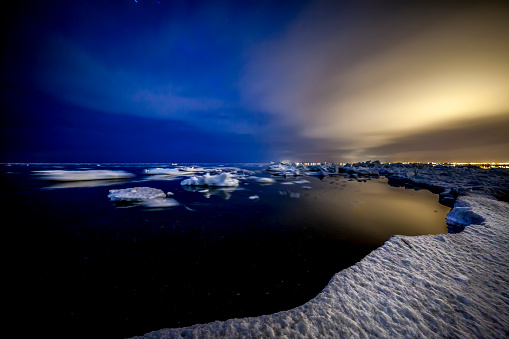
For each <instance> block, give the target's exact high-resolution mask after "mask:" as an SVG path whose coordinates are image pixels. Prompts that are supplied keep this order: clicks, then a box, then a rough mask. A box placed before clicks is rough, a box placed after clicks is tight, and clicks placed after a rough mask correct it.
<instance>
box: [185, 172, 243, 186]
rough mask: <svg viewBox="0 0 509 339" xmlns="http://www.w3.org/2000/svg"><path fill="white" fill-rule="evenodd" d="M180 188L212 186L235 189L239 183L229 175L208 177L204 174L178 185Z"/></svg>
mask: <svg viewBox="0 0 509 339" xmlns="http://www.w3.org/2000/svg"><path fill="white" fill-rule="evenodd" d="M180 184H181V185H182V186H213V187H235V186H238V185H239V181H238V180H237V179H234V178H232V177H231V175H230V174H229V173H221V174H218V175H210V174H208V173H206V174H205V175H202V176H201V177H195V176H193V177H191V178H189V179H186V180H183V181H182V182H181V183H180Z"/></svg>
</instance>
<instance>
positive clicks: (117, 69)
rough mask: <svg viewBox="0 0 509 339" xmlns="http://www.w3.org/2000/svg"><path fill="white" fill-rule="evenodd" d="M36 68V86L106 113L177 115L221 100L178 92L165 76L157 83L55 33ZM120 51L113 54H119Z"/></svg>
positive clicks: (209, 107) (183, 115)
mask: <svg viewBox="0 0 509 339" xmlns="http://www.w3.org/2000/svg"><path fill="white" fill-rule="evenodd" d="M45 49H46V50H45V53H44V54H43V55H42V57H41V60H40V67H39V68H38V73H37V83H38V85H39V87H40V88H41V89H42V90H44V91H46V92H49V93H52V94H54V95H55V96H57V97H59V98H61V99H63V100H66V101H68V102H71V103H73V104H76V105H79V106H81V107H87V108H91V109H97V110H102V111H106V112H112V113H121V114H133V115H143V116H151V117H156V118H172V119H179V118H180V119H183V118H186V119H187V118H188V114H192V112H195V111H206V110H217V109H219V108H221V107H222V106H223V103H222V101H221V100H218V99H215V98H206V97H193V96H190V95H185V94H182V93H180V92H181V91H180V90H179V89H178V84H172V83H171V79H168V82H167V83H163V82H161V81H158V80H157V79H154V77H153V76H152V75H151V74H143V73H142V72H140V70H139V69H126V68H124V67H122V62H120V61H119V62H118V63H117V64H113V65H111V64H110V63H108V62H107V61H105V60H104V59H105V58H101V57H98V56H94V55H92V53H90V52H88V51H87V50H85V49H83V48H81V47H80V46H79V45H77V44H75V43H72V42H71V41H68V40H66V39H64V38H61V37H53V38H52V39H50V40H49V41H48V43H47V44H46V45H45ZM120 57H121V55H119V58H120Z"/></svg>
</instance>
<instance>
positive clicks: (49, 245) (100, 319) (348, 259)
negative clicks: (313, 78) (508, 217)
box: [1, 165, 449, 337]
mask: <svg viewBox="0 0 509 339" xmlns="http://www.w3.org/2000/svg"><path fill="white" fill-rule="evenodd" d="M81 167H83V166H66V167H64V168H63V169H75V168H81ZM86 168H92V167H86ZM101 168H102V169H105V168H108V167H107V166H103V167H101ZM110 168H111V169H123V170H126V171H128V172H131V173H135V174H136V175H137V176H136V178H133V179H130V180H129V181H119V182H105V181H103V182H99V183H85V184H83V183H68V184H66V185H56V186H55V185H52V184H49V183H47V182H43V181H40V180H37V179H35V178H34V176H33V174H31V171H33V170H40V169H54V167H50V166H38V167H37V166H33V165H31V166H30V167H21V166H10V167H6V166H2V167H1V178H2V185H3V187H4V191H3V192H2V208H3V209H4V211H5V213H4V214H5V220H13V221H12V222H10V224H9V228H12V229H14V234H13V235H12V236H10V235H9V237H7V238H6V239H10V241H11V244H12V245H14V247H15V251H14V255H13V260H12V261H11V262H13V263H14V264H13V265H12V266H13V267H12V273H10V274H9V275H8V276H9V277H10V278H11V279H10V281H11V282H12V283H13V287H12V291H14V294H15V299H16V300H17V301H16V303H15V304H14V305H12V316H13V317H14V318H16V320H22V321H23V322H24V323H26V324H27V326H26V328H24V329H23V333H25V334H27V335H29V334H38V335H51V336H53V337H98V336H99V337H127V336H133V335H141V334H144V333H146V332H149V331H153V330H157V329H161V328H165V327H181V326H187V325H192V324H195V323H203V322H211V321H214V320H226V319H229V318H234V317H235V318H238V317H246V316H257V315H262V314H270V313H273V312H277V311H282V310H287V309H290V308H293V307H296V306H299V305H301V304H303V303H305V302H307V301H308V300H310V299H312V298H313V297H315V296H316V295H317V294H318V293H319V292H320V291H321V290H322V289H323V288H324V287H325V286H326V285H327V283H328V281H329V280H330V279H331V278H332V276H333V275H334V274H335V273H337V272H339V271H340V270H342V269H344V268H347V267H349V266H351V265H353V264H355V263H356V262H358V261H359V260H361V259H362V258H363V257H364V256H366V255H367V254H368V253H369V252H370V251H372V250H373V249H375V248H377V247H378V246H380V245H381V244H383V242H384V241H386V240H387V239H388V238H389V237H390V236H392V235H395V234H405V235H420V234H438V233H447V227H446V224H445V216H446V214H447V212H448V211H449V208H448V207H445V206H442V205H440V204H439V203H438V196H437V195H434V194H432V193H430V192H428V191H424V190H422V191H415V190H408V189H404V188H397V187H391V186H389V185H388V184H387V183H386V179H384V178H382V179H374V180H368V181H367V182H358V181H356V180H355V181H352V180H349V179H347V178H345V177H342V176H338V177H327V178H321V179H320V178H316V177H298V178H289V179H281V180H280V181H276V183H274V184H271V185H262V184H259V183H257V182H256V181H255V180H254V178H248V179H244V180H241V184H240V185H239V187H238V188H237V189H235V190H233V189H232V190H226V191H225V190H216V191H214V190H210V191H209V192H208V193H200V192H197V191H192V190H186V189H184V188H183V187H182V186H181V185H180V181H181V180H182V178H181V179H179V180H161V178H157V177H151V178H148V177H144V176H142V175H141V173H142V170H143V169H144V168H149V166H135V167H132V166H131V167H129V166H122V167H119V166H116V167H110ZM249 168H250V169H251V170H260V169H262V168H261V167H252V166H251V167H249ZM255 176H268V174H267V173H266V172H264V171H259V172H257V173H256V174H255ZM148 179H152V180H148ZM153 179H155V180H153ZM297 180H308V181H309V182H308V183H294V182H295V181H297ZM83 185H85V186H84V187H79V186H83ZM76 186H78V187H76ZM88 186H91V187H88ZM136 186H148V187H153V188H159V189H162V190H163V191H164V192H168V191H171V192H173V193H174V196H173V197H174V198H175V199H176V200H177V201H179V202H180V203H181V205H180V206H177V207H173V208H169V209H157V210H154V209H146V208H144V207H141V206H122V208H120V207H118V206H116V205H114V204H113V203H112V202H110V201H109V200H108V198H107V195H108V191H109V190H110V189H118V188H128V187H136ZM255 195H257V196H258V197H259V198H258V199H250V197H253V196H255ZM4 227H6V226H4Z"/></svg>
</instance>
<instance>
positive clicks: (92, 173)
mask: <svg viewBox="0 0 509 339" xmlns="http://www.w3.org/2000/svg"><path fill="white" fill-rule="evenodd" d="M35 173H36V174H37V175H38V176H39V177H40V178H42V179H44V180H53V181H85V180H107V179H110V180H111V179H127V178H132V177H134V174H132V173H129V172H126V171H112V170H85V171H67V170H48V171H35Z"/></svg>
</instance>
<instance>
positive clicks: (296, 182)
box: [294, 179, 311, 184]
mask: <svg viewBox="0 0 509 339" xmlns="http://www.w3.org/2000/svg"><path fill="white" fill-rule="evenodd" d="M294 183H295V184H309V183H311V181H309V180H304V179H303V180H296V181H294Z"/></svg>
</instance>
